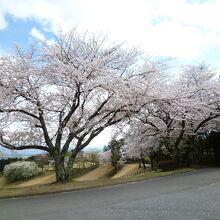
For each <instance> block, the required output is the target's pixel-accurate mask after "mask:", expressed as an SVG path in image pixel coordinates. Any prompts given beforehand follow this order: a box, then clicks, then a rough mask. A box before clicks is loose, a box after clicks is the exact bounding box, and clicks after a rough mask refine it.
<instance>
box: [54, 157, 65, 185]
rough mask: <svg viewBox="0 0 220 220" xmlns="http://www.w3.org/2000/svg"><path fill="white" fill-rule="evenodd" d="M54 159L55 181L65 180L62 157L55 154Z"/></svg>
mask: <svg viewBox="0 0 220 220" xmlns="http://www.w3.org/2000/svg"><path fill="white" fill-rule="evenodd" d="M54 161H55V172H56V181H57V182H65V181H66V180H67V179H66V173H65V166H64V159H62V158H61V157H60V156H55V157H54Z"/></svg>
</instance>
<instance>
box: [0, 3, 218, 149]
mask: <svg viewBox="0 0 220 220" xmlns="http://www.w3.org/2000/svg"><path fill="white" fill-rule="evenodd" d="M219 11H220V0H0V54H4V53H10V52H11V51H12V48H13V44H15V43H17V44H19V45H21V46H24V47H25V46H27V45H28V44H29V43H31V42H32V41H33V39H34V38H35V37H36V38H46V39H50V38H51V37H52V33H54V32H56V31H57V30H58V29H60V28H61V29H64V30H69V29H71V28H74V27H76V28H77V29H79V30H89V31H92V32H102V33H104V34H107V35H108V36H109V38H110V39H111V40H112V41H126V42H127V43H128V44H130V45H135V46H139V47H140V48H141V49H142V50H144V51H146V53H148V54H149V55H151V56H156V57H160V58H163V57H169V58H175V62H176V63H177V64H185V63H201V62H203V61H204V62H206V63H207V64H210V65H211V66H212V67H213V68H220V62H218V60H219V59H220V22H219V21H220V13H219ZM108 133H109V132H108ZM105 137H106V138H105V141H106V140H108V135H105ZM102 140H103V138H100V139H97V140H96V141H95V142H94V145H97V144H100V142H101V143H102Z"/></svg>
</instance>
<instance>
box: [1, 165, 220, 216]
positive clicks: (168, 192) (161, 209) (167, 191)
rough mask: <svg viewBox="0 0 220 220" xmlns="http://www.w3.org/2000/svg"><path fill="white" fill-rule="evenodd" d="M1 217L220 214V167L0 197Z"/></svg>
mask: <svg viewBox="0 0 220 220" xmlns="http://www.w3.org/2000/svg"><path fill="white" fill-rule="evenodd" d="M0 219H1V220H148V219H153V220H154V219H156V220H160V219H161V220H163V219H168V220H172V219H174V220H179V219H181V220H182V219H183V220H188V219H191V220H196V219H199V220H203V219H204V220H208V219H211V220H212V219H213V220H215V219H220V168H209V169H203V170H199V171H193V172H190V173H185V174H179V175H175V176H169V177H161V178H157V179H152V180H146V181H142V182H137V183H131V184H125V185H118V186H112V187H105V188H99V189H90V190H83V191H76V192H66V193H59V194H50V195H43V196H34V197H27V198H17V199H2V200H0Z"/></svg>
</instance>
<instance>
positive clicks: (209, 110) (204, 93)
mask: <svg viewBox="0 0 220 220" xmlns="http://www.w3.org/2000/svg"><path fill="white" fill-rule="evenodd" d="M160 87H161V85H160ZM219 87H220V85H219V79H218V78H217V77H216V73H215V72H214V71H213V70H210V68H209V67H208V66H206V65H204V64H201V65H199V66H185V67H183V70H182V72H181V73H180V75H179V77H178V79H175V80H173V81H172V82H170V83H165V84H164V85H163V94H160V95H158V96H157V99H155V100H153V101H152V102H151V104H149V105H146V106H144V108H142V109H141V111H139V112H138V113H137V114H135V115H134V116H133V118H132V120H131V122H130V125H129V129H127V132H126V135H125V140H126V144H125V147H124V149H123V152H124V155H126V156H127V157H129V156H130V157H136V158H140V155H141V154H145V155H146V154H147V155H148V156H149V157H150V158H152V157H154V156H155V152H158V150H161V151H162V152H163V153H164V154H165V155H167V156H168V157H171V158H176V159H177V158H178V156H179V155H180V153H181V151H182V146H183V141H184V140H185V139H191V141H192V142H193V141H194V137H195V135H196V134H197V133H198V132H200V131H202V130H203V129H207V126H209V125H210V123H209V122H210V121H212V120H214V119H217V118H218V117H219V114H216V112H217V111H218V110H219V103H220V100H219V97H220V94H219V89H218V88H219ZM160 89H161V88H160Z"/></svg>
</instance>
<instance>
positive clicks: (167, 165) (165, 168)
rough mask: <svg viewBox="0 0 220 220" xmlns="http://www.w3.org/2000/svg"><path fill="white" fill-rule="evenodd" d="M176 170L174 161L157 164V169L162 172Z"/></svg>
mask: <svg viewBox="0 0 220 220" xmlns="http://www.w3.org/2000/svg"><path fill="white" fill-rule="evenodd" d="M176 168H177V163H176V161H175V160H164V161H160V162H159V163H158V169H161V170H163V171H168V170H175V169H176Z"/></svg>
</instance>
